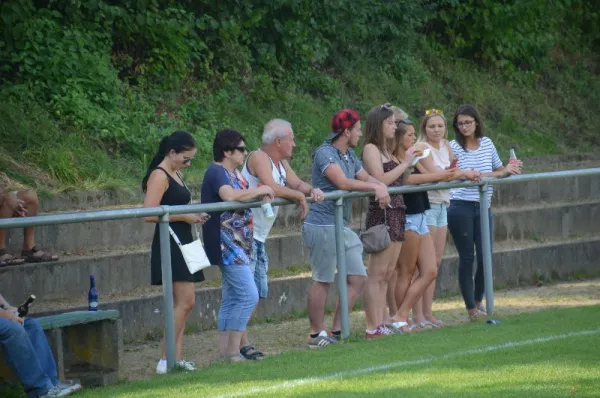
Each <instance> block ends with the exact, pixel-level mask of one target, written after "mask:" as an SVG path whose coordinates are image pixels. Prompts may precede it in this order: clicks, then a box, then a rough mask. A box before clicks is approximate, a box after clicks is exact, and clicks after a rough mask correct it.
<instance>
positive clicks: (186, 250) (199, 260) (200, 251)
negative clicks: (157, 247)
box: [169, 225, 211, 274]
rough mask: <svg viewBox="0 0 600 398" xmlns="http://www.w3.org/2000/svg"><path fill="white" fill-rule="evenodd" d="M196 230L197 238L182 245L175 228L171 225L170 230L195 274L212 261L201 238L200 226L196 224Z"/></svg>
mask: <svg viewBox="0 0 600 398" xmlns="http://www.w3.org/2000/svg"><path fill="white" fill-rule="evenodd" d="M194 230H195V232H196V240H194V241H193V242H191V243H188V244H185V245H182V244H181V242H180V241H179V238H178V237H177V235H176V234H175V232H174V231H173V229H172V228H171V227H169V232H170V233H171V236H172V237H173V240H174V241H175V243H177V246H179V249H180V250H181V254H182V255H183V259H184V260H185V263H186V264H187V267H188V270H189V271H190V274H195V273H196V272H198V271H200V270H203V269H204V268H208V267H210V266H211V264H210V261H209V259H208V257H207V256H206V252H205V251H204V245H203V244H202V241H201V240H200V238H199V235H198V227H197V226H196V225H194Z"/></svg>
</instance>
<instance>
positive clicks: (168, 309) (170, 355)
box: [158, 206, 175, 371]
mask: <svg viewBox="0 0 600 398" xmlns="http://www.w3.org/2000/svg"><path fill="white" fill-rule="evenodd" d="M163 209H165V214H163V215H162V216H160V217H159V220H160V221H159V227H158V235H159V237H160V264H161V269H162V286H163V322H164V325H165V348H166V353H167V370H168V371H171V370H173V368H174V367H175V314H174V309H173V273H172V270H171V235H170V234H169V210H168V206H163Z"/></svg>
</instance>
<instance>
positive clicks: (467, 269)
mask: <svg viewBox="0 0 600 398" xmlns="http://www.w3.org/2000/svg"><path fill="white" fill-rule="evenodd" d="M488 214H489V220H490V247H491V245H492V244H493V241H494V239H493V231H494V227H493V217H492V209H489V212H488ZM448 229H449V230H450V234H451V235H452V240H453V241H454V245H455V246H456V250H457V251H458V285H459V287H460V292H461V294H462V296H463V300H464V301H465V306H466V307H467V310H470V309H473V308H475V302H476V301H477V302H481V301H482V300H483V294H484V292H485V290H484V287H485V285H484V279H483V246H482V244H481V242H482V240H481V223H480V218H479V202H470V201H465V200H451V201H450V207H449V208H448ZM475 249H477V269H476V271H475V279H474V280H473V262H474V260H475Z"/></svg>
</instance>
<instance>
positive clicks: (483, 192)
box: [479, 184, 494, 315]
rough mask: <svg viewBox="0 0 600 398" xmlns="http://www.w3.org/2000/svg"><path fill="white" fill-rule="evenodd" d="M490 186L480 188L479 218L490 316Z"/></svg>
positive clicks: (487, 308)
mask: <svg viewBox="0 0 600 398" xmlns="http://www.w3.org/2000/svg"><path fill="white" fill-rule="evenodd" d="M487 190H488V184H483V185H480V186H479V217H480V222H479V225H480V226H481V247H482V249H483V276H484V281H485V308H486V311H487V313H488V314H489V315H492V314H493V312H494V275H493V273H492V240H491V239H492V238H491V237H492V234H491V233H490V218H489V201H488V196H487Z"/></svg>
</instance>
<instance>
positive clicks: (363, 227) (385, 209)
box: [360, 199, 388, 232]
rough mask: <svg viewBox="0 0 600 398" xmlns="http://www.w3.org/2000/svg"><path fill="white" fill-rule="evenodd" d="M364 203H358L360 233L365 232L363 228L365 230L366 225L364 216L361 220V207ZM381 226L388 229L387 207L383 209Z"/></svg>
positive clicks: (362, 201)
mask: <svg viewBox="0 0 600 398" xmlns="http://www.w3.org/2000/svg"><path fill="white" fill-rule="evenodd" d="M367 200H368V199H367ZM364 203H365V201H364V200H361V201H360V232H363V231H365V228H366V225H365V223H366V218H367V216H366V215H365V220H363V207H364ZM367 211H368V210H367ZM383 225H385V226H386V227H388V222H387V206H386V207H385V208H384V209H383Z"/></svg>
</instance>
